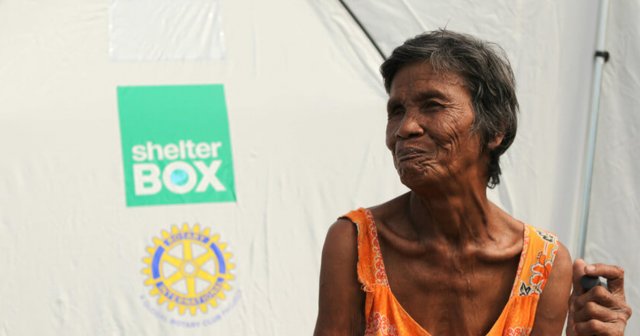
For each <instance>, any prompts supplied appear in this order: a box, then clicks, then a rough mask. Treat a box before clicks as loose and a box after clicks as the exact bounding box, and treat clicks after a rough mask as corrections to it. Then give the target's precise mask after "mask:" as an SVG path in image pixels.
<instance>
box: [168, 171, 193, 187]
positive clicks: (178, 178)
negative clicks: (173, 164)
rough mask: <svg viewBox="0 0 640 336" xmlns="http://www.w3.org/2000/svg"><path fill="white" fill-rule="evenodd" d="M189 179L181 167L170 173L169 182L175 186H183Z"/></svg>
mask: <svg viewBox="0 0 640 336" xmlns="http://www.w3.org/2000/svg"><path fill="white" fill-rule="evenodd" d="M187 181H189V175H187V172H186V171H184V170H182V169H176V170H174V171H173V172H172V173H171V182H173V184H175V185H177V186H183V185H185V184H186V183H187Z"/></svg>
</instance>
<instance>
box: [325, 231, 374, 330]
mask: <svg viewBox="0 0 640 336" xmlns="http://www.w3.org/2000/svg"><path fill="white" fill-rule="evenodd" d="M357 263H358V248H357V229H356V226H355V225H354V224H353V223H352V222H351V221H349V220H347V219H338V220H337V221H336V222H335V223H333V225H331V227H330V228H329V231H328V232H327V237H326V239H325V242H324V247H323V249H322V265H321V268H320V297H319V305H318V319H317V321H316V328H315V332H314V335H316V336H320V335H322V336H328V335H336V336H337V335H359V334H362V333H364V298H365V295H364V292H363V291H362V290H361V288H360V283H359V282H358V274H357V270H356V267H357Z"/></svg>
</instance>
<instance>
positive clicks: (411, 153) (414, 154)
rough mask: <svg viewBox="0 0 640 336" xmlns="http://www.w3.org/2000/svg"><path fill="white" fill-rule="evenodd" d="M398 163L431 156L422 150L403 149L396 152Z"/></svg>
mask: <svg viewBox="0 0 640 336" xmlns="http://www.w3.org/2000/svg"><path fill="white" fill-rule="evenodd" d="M395 154H396V161H398V162H402V161H408V160H413V159H416V158H424V157H427V156H429V153H428V152H427V151H425V150H422V149H417V148H401V149H398V150H396V153H395Z"/></svg>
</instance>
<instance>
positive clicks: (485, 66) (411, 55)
mask: <svg viewBox="0 0 640 336" xmlns="http://www.w3.org/2000/svg"><path fill="white" fill-rule="evenodd" d="M416 62H429V63H430V65H431V66H432V67H433V69H434V70H435V71H438V72H453V73H456V74H458V75H460V76H461V77H462V79H463V81H464V85H465V87H466V88H467V89H468V90H469V94H470V96H471V103H472V106H473V109H474V112H475V116H474V123H473V129H474V131H477V132H480V137H481V142H482V150H483V151H484V150H488V148H487V145H488V143H489V142H490V141H491V140H493V139H494V138H495V137H496V136H497V135H503V139H502V142H501V143H500V144H499V145H498V146H497V147H496V148H495V149H493V150H491V151H490V152H489V164H488V174H489V180H488V181H487V186H488V187H489V188H493V187H495V186H496V185H497V184H498V183H500V174H501V170H500V155H502V154H503V153H504V152H505V151H506V150H507V148H509V146H511V144H512V143H513V140H514V138H515V136H516V129H517V128H518V120H517V112H518V98H517V97H516V90H515V86H516V85H515V78H514V75H513V70H511V65H510V63H509V60H508V59H507V57H506V55H505V52H504V50H503V49H502V48H500V46H498V45H497V44H495V43H489V42H485V41H482V40H479V39H477V38H475V37H473V36H470V35H467V34H460V33H456V32H452V31H450V30H445V29H440V30H434V31H431V32H427V33H424V34H421V35H418V36H416V37H414V38H412V39H409V40H407V41H405V42H404V44H402V45H401V46H399V47H397V48H396V49H395V50H393V53H392V54H391V56H390V57H389V59H387V60H386V61H384V63H382V66H381V67H380V72H381V73H382V77H383V78H384V86H385V89H386V90H387V93H389V91H390V89H391V82H392V81H393V78H394V76H395V75H396V73H397V72H398V71H399V70H400V69H401V68H402V67H404V66H407V65H410V64H413V63H416Z"/></svg>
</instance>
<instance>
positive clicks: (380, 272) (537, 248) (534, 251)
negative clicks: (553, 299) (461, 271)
mask: <svg viewBox="0 0 640 336" xmlns="http://www.w3.org/2000/svg"><path fill="white" fill-rule="evenodd" d="M344 217H345V218H347V219H349V220H350V221H351V222H353V223H354V224H355V225H356V228H357V230H358V238H357V239H358V241H357V244H358V264H357V271H358V280H359V281H360V283H361V284H362V289H363V291H365V292H366V299H365V319H366V329H365V336H393V335H411V336H431V334H429V332H427V331H426V330H424V328H422V327H421V326H420V325H419V324H418V323H417V322H416V321H415V320H414V319H413V318H412V317H411V316H409V314H407V312H406V311H405V310H404V308H402V306H401V305H400V303H399V302H398V300H397V299H396V298H395V296H394V295H393V293H392V292H391V288H390V287H389V281H388V280H387V274H386V272H385V268H384V262H383V259H382V253H381V251H380V243H379V241H378V233H377V229H376V224H375V221H374V220H373V216H372V215H371V213H370V212H369V211H368V210H366V209H363V208H360V209H358V210H354V211H351V212H350V213H348V214H347V215H345V216H344ZM523 239H524V244H523V247H522V253H521V255H520V262H519V265H518V271H517V273H516V277H515V280H514V284H513V288H512V290H511V295H510V297H509V300H508V302H507V304H506V305H505V307H504V309H503V311H502V313H501V314H500V317H499V318H498V320H497V321H496V322H495V323H494V325H493V327H492V328H491V330H490V331H489V333H488V334H487V336H500V335H501V336H523V335H529V334H530V333H531V328H532V327H533V322H534V318H535V314H536V308H537V306H538V299H539V298H540V294H541V293H542V291H543V289H544V286H545V284H546V281H547V279H548V278H549V274H550V272H551V268H552V267H553V261H554V259H555V256H556V253H557V251H558V240H557V238H556V236H555V235H553V234H551V233H548V232H546V231H543V230H539V229H536V228H534V227H532V226H530V225H525V228H524V237H523Z"/></svg>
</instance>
